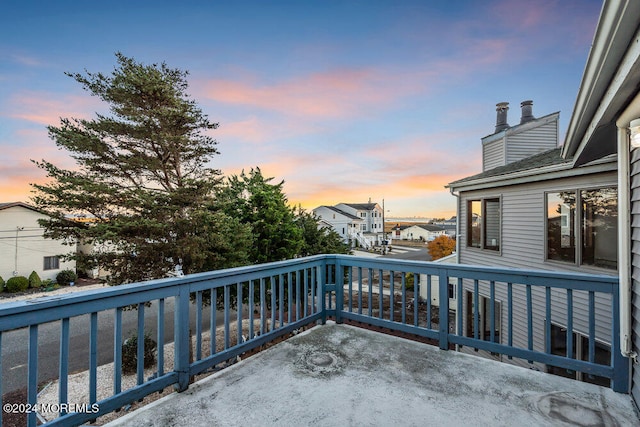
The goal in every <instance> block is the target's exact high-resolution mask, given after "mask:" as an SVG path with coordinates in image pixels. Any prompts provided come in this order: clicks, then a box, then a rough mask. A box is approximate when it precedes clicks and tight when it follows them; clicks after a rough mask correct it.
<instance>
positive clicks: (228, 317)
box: [224, 285, 231, 350]
mask: <svg viewBox="0 0 640 427" xmlns="http://www.w3.org/2000/svg"><path fill="white" fill-rule="evenodd" d="M229 287H230V285H225V286H224V349H225V350H226V349H228V348H229V323H230V320H231V313H229V311H230V309H229V298H230V297H229V293H230V291H231V290H230V289H229Z"/></svg>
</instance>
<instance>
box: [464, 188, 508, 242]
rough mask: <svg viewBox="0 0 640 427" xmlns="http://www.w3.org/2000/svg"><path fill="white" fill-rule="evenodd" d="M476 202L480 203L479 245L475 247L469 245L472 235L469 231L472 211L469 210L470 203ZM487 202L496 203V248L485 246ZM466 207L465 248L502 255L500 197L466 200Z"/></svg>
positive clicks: (470, 229)
mask: <svg viewBox="0 0 640 427" xmlns="http://www.w3.org/2000/svg"><path fill="white" fill-rule="evenodd" d="M474 202H478V203H480V225H479V228H480V241H479V245H478V246H475V245H472V244H471V239H472V234H471V231H472V229H473V227H472V223H473V210H472V209H470V206H471V204H472V203H474ZM487 202H490V203H495V202H497V203H498V209H497V213H498V221H497V231H498V242H497V243H498V244H497V246H496V247H493V246H490V245H488V244H487V232H486V230H487ZM466 203H467V205H466V206H467V207H466V211H467V212H466V215H467V217H466V234H467V235H466V239H465V240H466V247H467V248H470V249H472V250H481V251H488V253H495V254H500V255H501V254H502V195H498V196H486V197H474V198H469V199H466Z"/></svg>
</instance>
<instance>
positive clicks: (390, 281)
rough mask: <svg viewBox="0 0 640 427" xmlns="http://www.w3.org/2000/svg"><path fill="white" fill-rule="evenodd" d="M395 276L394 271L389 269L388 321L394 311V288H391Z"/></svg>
mask: <svg viewBox="0 0 640 427" xmlns="http://www.w3.org/2000/svg"><path fill="white" fill-rule="evenodd" d="M395 276H396V272H395V271H393V270H391V271H390V272H389V321H391V322H393V312H394V309H393V308H394V301H393V296H394V295H393V294H394V289H393V285H394V283H393V282H394V279H395Z"/></svg>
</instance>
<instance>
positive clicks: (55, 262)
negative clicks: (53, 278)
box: [44, 256, 60, 270]
mask: <svg viewBox="0 0 640 427" xmlns="http://www.w3.org/2000/svg"><path fill="white" fill-rule="evenodd" d="M59 268H60V258H58V257H57V256H46V257H44V270H57V269H59Z"/></svg>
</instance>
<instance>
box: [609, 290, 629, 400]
mask: <svg viewBox="0 0 640 427" xmlns="http://www.w3.org/2000/svg"><path fill="white" fill-rule="evenodd" d="M611 308H612V316H613V319H612V320H613V326H612V329H613V331H612V332H613V339H612V340H611V367H612V368H613V378H611V388H612V389H613V391H615V392H618V393H629V371H630V366H631V359H629V358H627V357H625V356H623V355H622V352H621V351H620V340H619V339H618V337H619V336H620V315H619V310H620V287H619V286H614V287H613V301H612V303H611Z"/></svg>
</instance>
